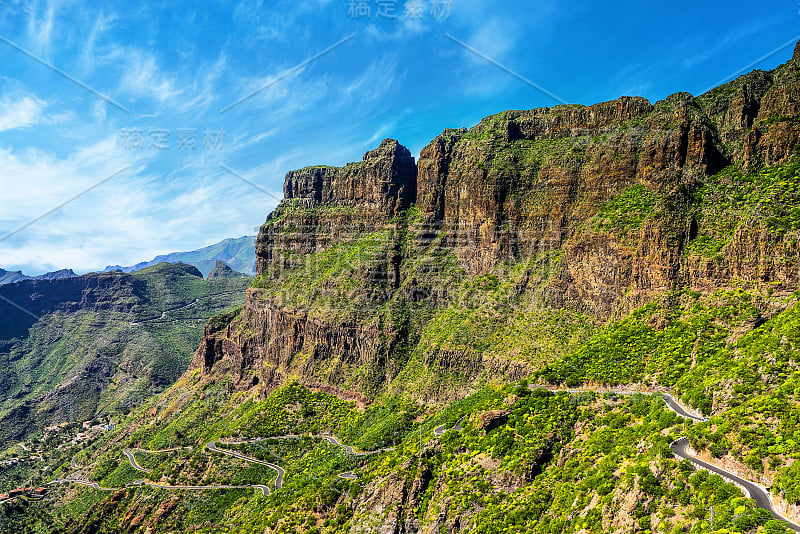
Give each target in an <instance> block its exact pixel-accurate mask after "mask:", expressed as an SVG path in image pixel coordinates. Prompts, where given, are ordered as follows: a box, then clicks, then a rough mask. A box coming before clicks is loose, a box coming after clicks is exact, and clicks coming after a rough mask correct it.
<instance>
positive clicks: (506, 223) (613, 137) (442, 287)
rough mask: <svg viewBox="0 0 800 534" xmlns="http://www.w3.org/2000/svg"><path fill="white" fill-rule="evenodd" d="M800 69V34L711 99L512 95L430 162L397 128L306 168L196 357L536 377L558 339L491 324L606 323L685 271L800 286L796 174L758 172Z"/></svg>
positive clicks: (303, 369)
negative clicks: (505, 342) (503, 107)
mask: <svg viewBox="0 0 800 534" xmlns="http://www.w3.org/2000/svg"><path fill="white" fill-rule="evenodd" d="M799 69H800V46H798V49H796V51H795V54H794V57H793V58H792V60H791V61H789V62H788V63H787V64H785V65H783V66H781V67H779V68H777V69H775V70H774V71H771V72H761V71H756V72H753V73H751V74H748V75H746V76H743V77H741V78H739V79H737V80H734V81H733V82H730V83H728V84H726V85H724V86H722V87H720V88H717V89H714V90H712V91H710V92H709V93H707V94H704V95H702V96H700V97H697V98H694V97H692V96H691V95H690V94H688V93H677V94H674V95H671V96H670V97H668V98H667V99H665V100H663V101H659V102H656V103H655V104H650V103H649V102H648V101H646V100H645V99H642V98H630V97H623V98H620V99H619V100H616V101H613V102H606V103H602V104H597V105H594V106H588V107H586V106H577V105H570V106H558V107H555V108H552V109H548V108H542V109H534V110H530V111H507V112H504V113H500V114H498V115H494V116H491V117H487V118H486V119H484V120H483V121H481V123H480V124H478V125H477V126H475V127H474V128H472V129H469V130H467V129H466V128H464V129H460V130H445V131H444V132H443V133H442V134H441V135H440V136H438V137H437V138H436V139H434V140H433V141H432V142H431V143H430V144H429V145H428V146H426V147H425V148H424V149H423V150H422V151H421V153H420V159H419V162H418V164H417V165H415V164H414V160H413V158H412V157H411V155H410V153H409V151H408V150H407V149H406V148H405V147H403V146H401V145H400V144H398V143H397V142H396V141H392V140H386V141H384V142H383V143H382V144H381V145H380V147H379V148H378V149H377V150H374V151H371V152H368V153H367V154H366V155H365V156H364V158H363V161H361V162H358V163H352V164H348V165H347V166H345V167H343V168H334V167H310V168H306V169H301V170H299V171H293V172H290V173H288V174H287V175H286V181H285V185H284V196H285V199H284V201H283V202H282V203H281V204H280V206H279V207H278V208H277V209H276V210H275V211H274V212H273V213H272V214H270V215H269V217H268V219H267V221H266V223H265V224H264V226H262V228H261V232H260V234H259V237H258V240H257V244H256V251H257V257H258V261H257V263H258V273H259V275H260V276H259V278H258V279H257V280H256V282H255V283H254V284H253V286H252V287H251V289H250V290H249V291H248V296H247V303H246V304H245V306H244V308H243V310H242V313H241V315H240V316H239V317H237V318H235V319H233V320H232V321H231V322H229V323H228V324H227V325H225V326H224V327H223V328H216V329H212V328H207V329H206V335H205V339H204V341H203V344H202V346H201V347H200V349H199V351H198V353H197V354H196V355H195V360H194V365H195V366H197V367H200V368H202V369H203V370H204V372H206V373H212V371H213V370H214V369H215V368H216V369H217V370H219V371H221V370H226V371H227V370H232V371H233V373H234V376H237V377H238V380H239V385H240V386H241V387H251V386H252V385H254V384H261V386H260V387H263V388H264V390H265V391H268V390H269V389H271V388H272V387H274V386H276V385H277V384H280V383H282V382H283V381H285V380H287V379H289V378H293V379H300V380H301V381H303V382H305V383H306V384H310V385H320V384H327V385H331V386H335V387H339V388H341V389H342V390H343V391H350V392H358V393H363V394H366V395H372V394H375V393H376V392H378V391H380V390H381V388H384V387H385V386H386V384H387V383H389V382H391V381H392V380H396V379H397V377H398V375H401V374H402V375H403V376H405V378H403V380H407V379H409V377H410V376H418V374H419V368H420V367H423V368H424V369H425V370H426V371H427V370H430V369H433V368H441V369H443V370H444V371H445V372H458V373H461V374H463V375H464V379H465V380H466V383H469V382H470V381H471V380H473V379H475V378H476V377H478V376H481V375H483V376H486V374H487V373H488V376H490V377H491V376H504V377H506V378H508V377H519V376H522V375H524V374H526V373H528V372H530V371H531V370H532V369H533V368H535V366H536V365H537V364H536V361H537V358H539V361H541V358H546V356H547V352H548V350H545V349H542V348H541V347H533V348H531V347H524V350H522V349H520V350H517V348H518V347H514V348H513V350H507V351H506V352H505V353H504V352H503V351H501V350H500V349H499V348H497V349H496V354H495V355H494V356H489V354H490V353H491V350H489V349H487V346H488V345H487V343H488V344H491V343H494V342H495V341H493V340H492V338H493V336H495V334H496V330H494V329H493V328H494V327H493V326H491V325H502V327H503V328H507V327H508V325H510V324H517V323H519V321H522V323H519V324H522V325H523V326H521V327H520V328H522V329H523V330H524V329H525V328H528V329H530V328H534V327H535V325H534V323H531V322H530V320H531V319H530V318H531V317H533V316H535V315H537V312H535V310H537V309H551V310H552V309H554V308H555V309H563V310H566V311H568V312H569V313H573V314H582V317H584V318H586V317H588V318H589V320H590V321H595V322H604V321H607V320H609V319H611V318H614V317H617V316H620V315H622V314H625V313H627V312H629V311H630V310H631V309H633V308H635V307H637V306H639V305H641V304H643V303H645V302H648V301H649V300H651V299H653V298H656V297H658V296H659V295H662V294H665V293H666V292H668V291H670V290H671V289H674V288H680V287H685V288H692V289H696V290H701V291H713V290H714V289H718V288H722V287H728V286H731V285H736V286H741V285H742V284H744V285H745V286H749V287H756V288H766V287H767V286H769V287H771V288H772V290H775V289H777V290H779V291H781V290H786V291H789V290H793V289H794V288H796V285H797V283H798V270H797V265H798V263H797V262H798V261H800V249H798V240H797V236H796V229H793V227H792V226H791V224H790V223H786V214H785V213H782V212H778V211H776V209H777V208H774V207H770V206H773V204H775V198H777V197H775V195H776V194H778V192H775V191H777V189H775V188H776V187H778V185H775V183H778V182H775V183H773V182H769V180H771V179H772V178H771V176H772V175H765V176H762V177H758V178H745V174H746V173H751V172H755V171H757V170H758V169H761V168H764V167H765V166H770V165H776V164H778V165H779V164H784V163H786V162H789V161H791V159H790V158H791V156H792V155H793V154H794V152H795V149H796V147H797V146H798V141H799V139H798V135H800V120H798V112H799V111H800V85H799V84H800V70H799ZM723 169H726V170H725V172H721V171H722V170H723ZM748 184H756V185H755V186H753V187H750V186H748ZM770 184H771V185H770ZM761 186H763V188H761V189H759V187H761ZM747 187H750V189H747ZM770 188H772V189H770ZM767 191H772V193H769V194H767ZM773 193H774V194H773ZM779 193H780V195H783V196H781V197H780V198H781V199H783V201H785V200H786V198H789V197H786V194H789V195H790V196H791V194H794V193H791V191H789V193H787V192H786V191H781V192H779ZM770 195H772V196H770ZM792 198H793V197H792ZM792 198H789V201H793V200H792ZM789 211H791V210H789ZM776 220H777V221H778V223H776V222H775V221H776ZM781 221H783V222H782V223H781ZM776 224H777V225H778V226H776ZM781 224H782V225H783V226H781ZM786 224H789V226H786ZM781 228H782V229H781ZM514 266H516V267H514ZM492 277H494V278H492ZM504 280H513V284H512V285H511V286H510V287H508V288H505V287H504V286H503V281H504ZM743 281H744V282H743ZM498 284H499V285H498ZM476 287H477V288H478V289H481V290H482V291H484V293H480V294H479V296H478V297H476V296H475V295H476V291H475V289H476ZM497 287H500V288H501V289H500V290H498V289H497ZM465 288H466V289H465ZM487 288H488V289H487ZM465 291H467V292H466V293H465ZM492 291H494V292H495V293H497V291H501V292H502V295H500V296H499V297H498V296H496V295H495V294H494V293H492V294H491V295H490V296H486V295H487V294H490V293H491V292H492ZM478 293H479V292H478ZM493 299H494V300H493ZM459 314H460V315H459ZM454 315H458V316H460V317H461V319H460V321H461V322H459V323H454V322H453V321H452V320H451V319H452V317H453V316H454ZM448 321H449V322H448ZM525 321H528V322H527V323H525ZM484 323H485V324H488V325H489V326H487V327H486V328H484V330H480V329H478V328H477V327H476V326H475V325H478V324H481V325H483V324H484ZM454 324H455V325H456V326H455V327H454V326H453V325H454ZM432 325H433V326H432ZM458 325H461V326H458ZM526 325H527V326H526ZM448 329H449V330H448ZM459 329H460V330H459ZM476 332H478V335H476V334H475V333H476ZM470 336H471V338H470ZM495 337H496V336H495ZM466 338H470V339H466ZM483 341H486V342H485V343H484V342H483ZM500 345H501V344H500V343H499V342H498V344H497V347H500ZM562 348H563V344H562ZM492 350H494V349H492ZM559 350H560V349H559ZM515 352H519V353H520V354H522V353H525V354H527V356H513V357H511V356H510V357H509V358H505V359H504V356H503V354H506V353H515ZM532 352H537V353H538V356H536V357H533V356H530V354H531V353H532ZM404 383H406V384H408V383H409V382H404ZM412 394H413V392H412Z"/></svg>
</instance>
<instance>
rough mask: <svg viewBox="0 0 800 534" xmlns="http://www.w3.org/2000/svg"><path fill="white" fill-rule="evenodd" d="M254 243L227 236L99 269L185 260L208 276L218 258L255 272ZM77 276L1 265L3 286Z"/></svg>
mask: <svg viewBox="0 0 800 534" xmlns="http://www.w3.org/2000/svg"><path fill="white" fill-rule="evenodd" d="M255 245H256V236H244V237H239V238H228V239H224V240H222V241H220V242H219V243H215V244H213V245H209V246H207V247H203V248H201V249H198V250H192V251H189V252H172V253H170V254H163V255H161V256H156V257H155V258H153V259H152V260H150V261H143V262H140V263H137V264H136V265H131V266H130V267H123V266H121V265H109V266H108V267H106V268H105V269H103V270H102V271H100V272H104V273H107V272H109V271H122V272H124V273H133V272H136V271H141V270H142V269H145V268H147V267H152V266H153V265H158V264H159V263H186V264H188V265H191V266H193V267H196V268H197V270H198V271H200V272H201V273H203V276H204V277H208V275H209V273H210V272H211V271H213V270H214V268H215V267H216V266H217V261H222V262H224V263H225V264H227V265H228V266H229V267H230V268H231V270H233V271H235V272H236V273H242V274H245V275H254V274H255V273H256V253H255ZM75 276H78V275H77V274H75V272H73V271H72V269H61V270H60V271H53V272H51V273H46V274H42V275H39V276H28V275H26V274H23V272H22V271H6V270H5V269H0V286H2V285H5V284H14V283H16V282H19V281H21V280H57V279H60V278H72V277H75Z"/></svg>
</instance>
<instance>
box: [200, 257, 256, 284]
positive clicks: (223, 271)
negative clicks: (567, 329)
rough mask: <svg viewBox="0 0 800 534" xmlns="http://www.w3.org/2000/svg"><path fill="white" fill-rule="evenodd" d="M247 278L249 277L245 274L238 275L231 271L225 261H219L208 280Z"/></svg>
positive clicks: (209, 274)
mask: <svg viewBox="0 0 800 534" xmlns="http://www.w3.org/2000/svg"><path fill="white" fill-rule="evenodd" d="M246 276H247V275H246V274H244V273H237V272H236V271H234V270H233V269H231V268H230V267H229V266H228V264H227V263H225V262H224V261H221V260H217V263H216V265H215V266H214V268H213V269H211V271H210V272H209V273H208V276H207V277H206V278H208V279H209V280H214V279H215V278H242V277H246Z"/></svg>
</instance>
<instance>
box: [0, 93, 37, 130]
mask: <svg viewBox="0 0 800 534" xmlns="http://www.w3.org/2000/svg"><path fill="white" fill-rule="evenodd" d="M46 106H47V104H45V103H44V102H42V101H41V100H39V99H38V98H36V97H30V96H25V97H22V98H19V99H13V100H12V99H11V98H10V97H6V98H4V99H3V100H0V132H2V131H6V130H14V129H16V128H25V127H27V126H31V125H34V124H36V123H38V122H39V121H40V120H41V116H42V110H44V108H45V107H46Z"/></svg>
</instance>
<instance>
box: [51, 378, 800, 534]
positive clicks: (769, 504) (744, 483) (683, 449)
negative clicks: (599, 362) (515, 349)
mask: <svg viewBox="0 0 800 534" xmlns="http://www.w3.org/2000/svg"><path fill="white" fill-rule="evenodd" d="M551 391H564V392H567V393H582V392H593V393H616V394H618V395H632V394H635V393H640V394H643V395H660V396H661V398H662V399H664V402H665V403H666V405H667V407H668V408H669V409H670V410H672V411H673V412H675V413H676V414H678V415H679V416H681V417H684V418H687V419H692V420H694V421H699V422H703V421H708V418H707V417H703V416H701V415H697V414H696V413H692V412H691V411H690V410H689V409H688V408H686V407H684V406H683V405H682V404H681V403H680V402H679V401H678V400H676V399H675V398H674V397H673V396H672V395H671V394H669V393H666V392H639V391H628V390H619V389H556V390H554V389H551ZM466 418H467V415H464V416H462V417H461V418H460V419H459V420H458V421H456V423H455V424H454V425H453V426H452V430H454V431H456V432H460V431H462V430H463V428H464V427H463V426H462V423H463V421H464V420H465V419H466ZM446 431H447V425H439V426H437V427H436V428H434V429H433V435H434V437H435V438H440V437H441V436H443V435H444V434H445V432H446ZM304 437H311V438H319V439H322V440H325V441H327V442H328V443H330V444H332V445H334V446H336V447H340V448H342V449H344V450H345V452H347V453H348V454H350V455H353V456H370V455H374V454H379V453H381V452H389V451H393V450H395V449H394V448H384V449H377V450H374V451H356V450H355V449H354V448H353V447H352V446H351V445H345V444H343V443H342V442H341V441H339V439H338V438H337V437H336V436H333V435H330V434H321V435H305V436H304V435H299V434H286V435H282V436H272V437H267V438H254V439H251V440H245V441H224V442H223V441H220V442H219V443H220V444H226V445H238V444H243V443H255V442H260V441H266V440H277V439H302V438H304ZM217 443H218V441H210V442H208V443H207V444H206V446H205V447H206V449H208V450H209V451H212V452H216V453H220V454H225V455H228V456H232V457H234V458H238V459H240V460H243V461H245V462H251V463H255V464H259V465H263V466H265V467H268V468H270V469H272V470H274V471H275V472H276V473H277V474H278V476H277V478H276V479H275V489H281V488H282V487H283V482H284V479H285V477H286V470H285V469H284V468H282V467H281V466H279V465H276V464H273V463H271V462H267V461H265V460H259V459H258V458H253V457H252V456H248V455H246V454H244V453H241V452H239V451H235V450H231V449H224V448H219V447H218V446H217ZM182 449H188V450H191V449H192V448H191V447H174V448H171V449H163V450H158V451H151V450H146V449H124V450H123V451H122V452H123V454H124V455H125V456H126V457H127V459H128V462H129V463H130V465H131V466H132V467H133V468H134V469H136V470H137V471H142V472H145V473H150V472H152V469H147V468H144V467H142V466H141V465H139V463H138V462H137V461H136V457H135V456H134V454H133V453H134V451H140V452H145V453H149V454H155V453H163V452H169V451H175V450H182ZM670 449H671V450H672V452H673V454H674V455H675V456H676V457H678V458H682V459H685V460H688V461H690V462H692V463H693V464H694V465H696V466H697V467H700V468H701V469H705V470H707V471H709V472H711V473H715V474H718V475H720V476H722V477H723V478H725V479H727V480H729V481H731V482H733V483H734V484H736V485H738V486H739V487H740V488H742V489H743V490H744V491H745V492H746V493H748V495H749V497H750V498H752V499H753V501H755V504H756V505H757V506H758V507H760V508H763V509H764V510H767V511H768V512H769V513H770V514H771V515H772V516H773V517H774V518H775V519H777V520H779V521H783V522H785V523H786V524H787V526H788V527H789V528H790V529H792V530H793V531H795V532H800V525H798V524H796V523H794V522H792V521H791V520H789V519H788V518H786V517H784V516H783V515H782V514H781V513H780V512H779V511H778V510H776V508H775V504H774V503H773V501H772V498H771V496H770V494H769V492H768V491H767V490H766V489H765V488H764V487H762V486H760V485H759V484H756V483H754V482H751V481H749V480H746V479H743V478H741V477H739V476H737V475H735V474H733V473H731V472H729V471H726V470H725V469H722V468H720V467H718V466H715V465H713V464H710V463H708V462H704V461H703V460H700V459H699V458H697V457H696V456H693V455H692V454H690V453H689V451H690V447H689V439H688V438H686V437H681V438H679V439H677V440H675V441H674V442H673V443H672V444H671V445H670ZM70 467H71V468H73V469H81V467H80V466H79V465H77V463H76V462H75V459H74V458H73V459H72V460H71V461H70ZM337 476H338V477H339V478H343V479H346V480H350V481H353V480H357V479H358V475H356V473H355V472H354V471H346V472H343V473H339V474H338V475H337ZM63 483H75V484H81V485H84V486H89V487H92V488H95V489H97V490H100V491H116V490H119V489H122V488H105V487H102V486H100V485H99V484H98V483H96V482H89V481H86V480H79V479H74V478H63V479H56V480H53V481H52V482H50V484H63ZM142 485H146V486H150V487H153V488H159V489H165V490H219V489H245V488H248V489H257V490H260V491H261V493H262V495H264V496H268V495H270V494H271V491H270V488H269V487H267V486H265V485H263V484H253V485H248V486H229V485H217V486H172V485H166V484H158V483H155V482H150V481H148V480H145V479H139V480H135V481H134V482H132V483H129V484H126V485H125V487H126V488H128V487H134V486H142Z"/></svg>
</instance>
